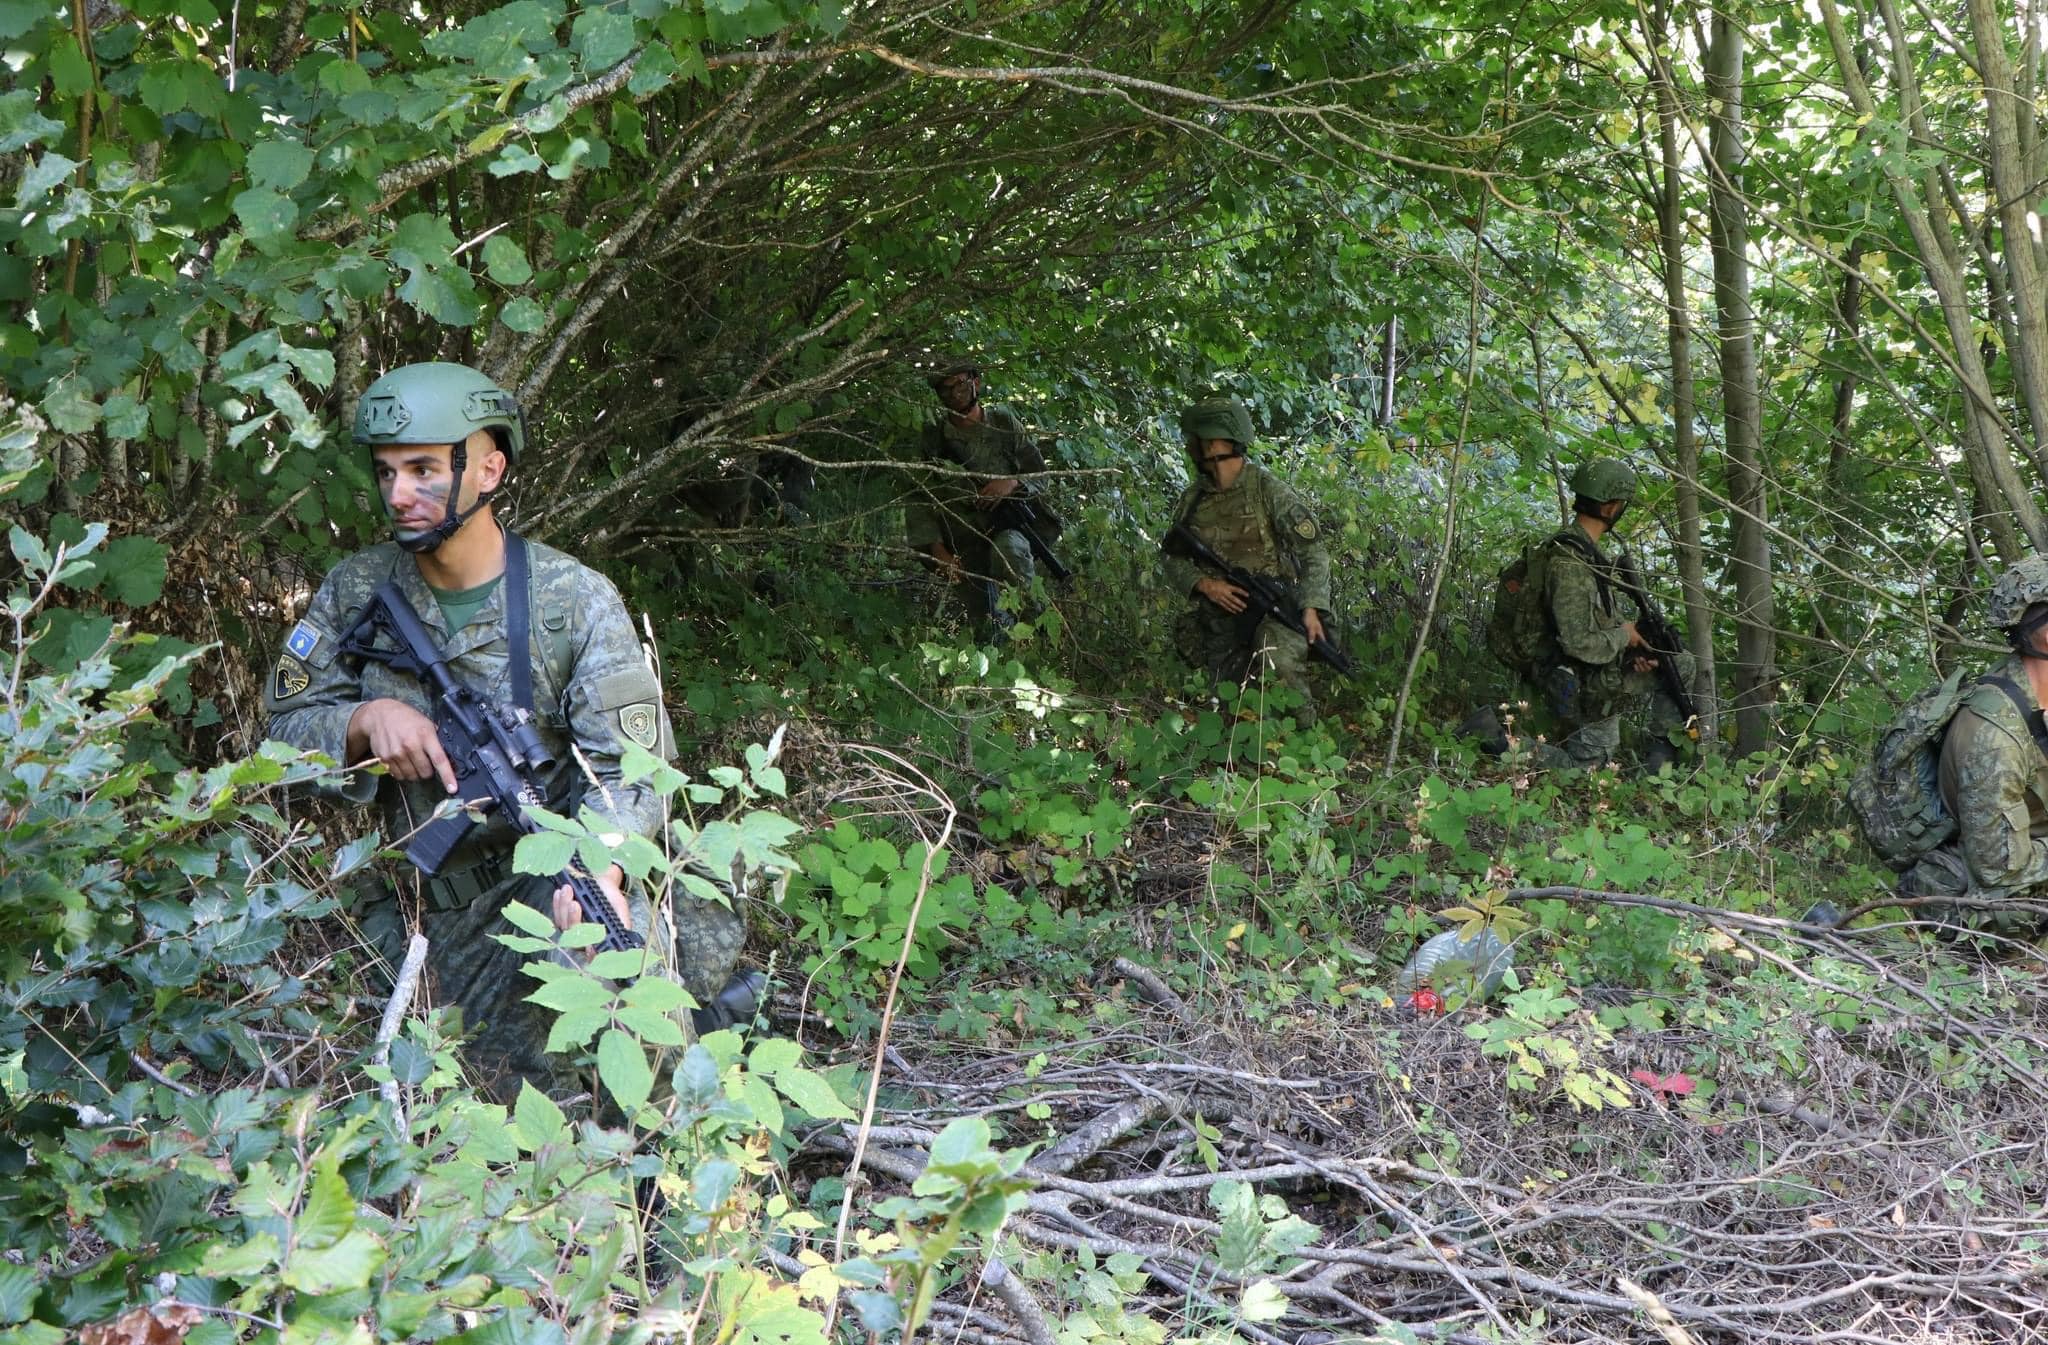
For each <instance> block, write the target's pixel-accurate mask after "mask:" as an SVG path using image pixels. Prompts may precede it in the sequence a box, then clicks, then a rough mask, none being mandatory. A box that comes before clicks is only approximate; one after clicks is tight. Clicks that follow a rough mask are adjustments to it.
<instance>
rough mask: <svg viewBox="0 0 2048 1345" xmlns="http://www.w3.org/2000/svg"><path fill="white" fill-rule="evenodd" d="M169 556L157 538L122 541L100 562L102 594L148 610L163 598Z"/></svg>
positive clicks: (119, 539) (109, 546)
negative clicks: (148, 607)
mask: <svg viewBox="0 0 2048 1345" xmlns="http://www.w3.org/2000/svg"><path fill="white" fill-rule="evenodd" d="M167 562H168V553H166V552H165V550H164V545H163V543H162V542H159V541H157V540H156V538H154V537H140V536H137V537H119V538H116V539H115V540H114V541H113V542H112V543H111V544H109V545H108V547H107V551H106V554H105V555H104V556H102V557H101V558H100V561H99V590H100V592H102V593H104V594H106V595H107V596H108V597H109V598H112V599H113V600H114V601H115V602H120V603H126V604H127V605H128V606H130V607H147V606H149V605H150V604H151V603H153V602H155V601H156V600H157V599H158V598H160V597H162V596H163V592H164V580H165V578H166V577H167V576H168V574H169V569H170V567H169V565H168V563H167Z"/></svg>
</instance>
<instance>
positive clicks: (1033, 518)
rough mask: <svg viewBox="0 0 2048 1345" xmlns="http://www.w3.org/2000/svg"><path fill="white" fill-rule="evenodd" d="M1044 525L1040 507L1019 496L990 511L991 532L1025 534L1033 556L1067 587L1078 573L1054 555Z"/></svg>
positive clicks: (999, 504)
mask: <svg viewBox="0 0 2048 1345" xmlns="http://www.w3.org/2000/svg"><path fill="white" fill-rule="evenodd" d="M1042 522H1043V520H1042V519H1041V518H1040V517H1039V513H1038V507H1037V506H1036V505H1034V504H1032V503H1031V501H1029V500H1025V499H1020V498H1018V497H1017V496H1016V495H1005V496H1004V497H1003V498H1002V499H1001V500H1000V501H998V502H997V503H996V506H995V508H993V509H991V510H989V531H990V532H1021V533H1023V534H1024V540H1025V541H1027V542H1029V543H1030V544H1031V554H1032V555H1033V556H1034V557H1036V558H1037V560H1038V563H1039V564H1040V565H1043V566H1044V567H1045V572H1046V573H1047V574H1049V575H1051V576H1052V577H1053V578H1054V579H1055V580H1056V581H1058V582H1059V583H1062V584H1064V583H1066V582H1067V581H1068V580H1069V579H1072V578H1073V577H1074V572H1073V571H1072V570H1070V569H1068V568H1067V566H1066V564H1065V563H1064V562H1062V561H1061V560H1060V558H1059V557H1058V556H1057V555H1055V554H1054V553H1053V549H1052V544H1051V543H1050V542H1048V541H1046V539H1045V533H1044V532H1042V531H1041V530H1040V528H1041V524H1042Z"/></svg>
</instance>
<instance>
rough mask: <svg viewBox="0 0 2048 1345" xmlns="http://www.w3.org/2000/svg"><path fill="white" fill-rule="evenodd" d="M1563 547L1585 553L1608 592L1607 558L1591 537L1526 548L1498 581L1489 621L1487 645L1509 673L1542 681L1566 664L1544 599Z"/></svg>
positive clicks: (1557, 537) (1559, 536) (1571, 534)
mask: <svg viewBox="0 0 2048 1345" xmlns="http://www.w3.org/2000/svg"><path fill="white" fill-rule="evenodd" d="M1559 546H1568V547H1570V548H1572V549H1573V550H1574V551H1579V552H1582V553H1584V554H1585V557H1586V560H1587V561H1588V562H1589V563H1590V564H1592V565H1594V567H1595V573H1596V574H1598V575H1599V582H1600V587H1601V590H1602V592H1603V595H1604V593H1605V590H1606V588H1607V577H1606V574H1605V572H1604V571H1603V570H1602V569H1601V568H1600V567H1601V565H1602V563H1603V558H1602V557H1601V556H1600V554H1599V552H1598V551H1597V550H1596V549H1594V548H1593V547H1592V546H1591V545H1590V544H1589V543H1588V542H1587V541H1586V539H1585V538H1584V537H1583V536H1582V535H1581V534H1579V533H1577V532H1575V531H1573V530H1572V529H1570V528H1566V529H1564V530H1563V531H1560V532H1556V533H1553V534H1551V535H1550V536H1548V537H1546V538H1544V539H1543V540H1542V541H1540V542H1531V543H1529V545H1527V546H1525V547H1523V548H1522V554H1521V555H1519V556H1517V557H1515V559H1513V560H1511V561H1509V562H1508V563H1507V564H1506V565H1505V566H1503V567H1502V568H1501V572H1500V574H1499V576H1498V577H1497V578H1496V579H1495V580H1494V587H1493V612H1492V614H1491V615H1489V616H1488V617H1487V620H1486V647H1487V649H1488V650H1490V651H1491V652H1492V654H1493V656H1494V657H1495V658H1497V659H1499V660H1500V661H1501V664H1502V666H1503V667H1505V668H1507V670H1508V671H1509V672H1512V673H1515V674H1517V675H1519V676H1522V677H1537V676H1541V675H1542V674H1543V673H1545V672H1547V671H1548V670H1549V669H1551V668H1553V667H1555V666H1556V665H1557V664H1558V663H1560V662H1562V661H1563V658H1564V651H1563V650H1561V649H1559V648H1558V645H1557V632H1556V630H1554V629H1553V628H1552V626H1551V621H1550V607H1549V604H1548V603H1547V602H1546V601H1545V599H1544V594H1545V591H1546V590H1547V589H1548V588H1549V581H1550V558H1551V556H1552V555H1554V554H1555V552H1556V548H1557V547H1559Z"/></svg>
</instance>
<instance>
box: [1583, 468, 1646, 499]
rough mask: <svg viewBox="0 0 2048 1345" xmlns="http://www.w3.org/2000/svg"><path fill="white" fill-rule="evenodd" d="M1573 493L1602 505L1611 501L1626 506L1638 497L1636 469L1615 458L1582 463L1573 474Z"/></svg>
mask: <svg viewBox="0 0 2048 1345" xmlns="http://www.w3.org/2000/svg"><path fill="white" fill-rule="evenodd" d="M1572 493H1573V494H1575V495H1578V496H1579V497H1581V498H1582V499H1588V500H1598V501H1600V502H1601V503H1602V504H1605V503H1607V502H1608V501H1610V500H1620V501H1622V502H1623V503H1624V504H1626V503H1628V502H1630V501H1632V500H1634V499H1635V497H1636V469H1635V468H1633V467H1631V466H1629V465H1628V464H1627V463H1625V462H1620V461H1617V460H1615V459H1614V458H1595V459H1593V460H1592V461H1591V462H1582V463H1580V464H1579V470H1577V471H1576V472H1573V473H1572Z"/></svg>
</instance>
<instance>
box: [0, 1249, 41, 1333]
mask: <svg viewBox="0 0 2048 1345" xmlns="http://www.w3.org/2000/svg"><path fill="white" fill-rule="evenodd" d="M39 1287H40V1286H39V1283H38V1281H37V1278H36V1272H35V1267H33V1266H17V1265H15V1264H14V1263H13V1262H12V1261H0V1325H7V1324H9V1323H12V1322H19V1321H25V1320H27V1318H28V1314H29V1310H30V1309H31V1308H33V1307H34V1306H35V1302H36V1293H37V1291H38V1289H39Z"/></svg>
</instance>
